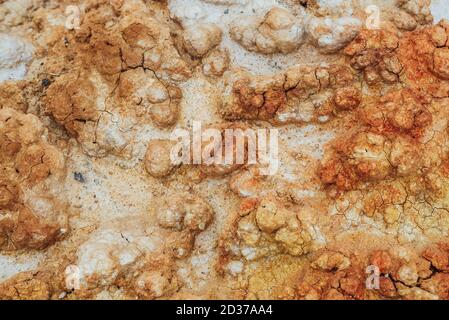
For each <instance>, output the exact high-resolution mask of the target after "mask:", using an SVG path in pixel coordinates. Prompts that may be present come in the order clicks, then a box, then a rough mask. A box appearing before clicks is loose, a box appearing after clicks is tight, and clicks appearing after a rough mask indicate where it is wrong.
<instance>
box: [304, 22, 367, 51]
mask: <svg viewBox="0 0 449 320" xmlns="http://www.w3.org/2000/svg"><path fill="white" fill-rule="evenodd" d="M307 26H308V28H307V31H308V34H309V37H310V39H311V41H312V43H313V45H314V46H316V47H317V48H318V49H319V50H320V51H322V52H324V53H334V52H337V51H339V50H341V49H343V48H344V47H345V46H346V45H347V44H348V43H349V42H350V41H351V40H353V39H354V38H355V37H356V36H357V35H358V34H359V32H360V28H361V26H362V23H361V21H360V20H359V19H357V18H352V17H340V18H336V19H333V18H328V17H327V18H318V17H314V18H311V19H310V20H309V23H308V25H307Z"/></svg>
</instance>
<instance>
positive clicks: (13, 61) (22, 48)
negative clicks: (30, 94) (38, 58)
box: [0, 33, 33, 81]
mask: <svg viewBox="0 0 449 320" xmlns="http://www.w3.org/2000/svg"><path fill="white" fill-rule="evenodd" d="M32 57H33V47H32V46H31V45H30V44H29V43H27V42H25V41H24V40H23V39H21V38H18V37H16V36H13V35H9V34H5V33H2V34H0V81H8V80H13V81H14V80H22V79H24V78H25V76H26V72H27V66H26V64H27V63H28V62H29V61H30V60H31V58H32Z"/></svg>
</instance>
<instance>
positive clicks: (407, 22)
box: [0, 0, 449, 299]
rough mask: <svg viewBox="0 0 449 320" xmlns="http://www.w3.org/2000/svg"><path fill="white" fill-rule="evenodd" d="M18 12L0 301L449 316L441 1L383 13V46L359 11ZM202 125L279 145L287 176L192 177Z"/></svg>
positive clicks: (2, 118)
mask: <svg viewBox="0 0 449 320" xmlns="http://www.w3.org/2000/svg"><path fill="white" fill-rule="evenodd" d="M0 2H1V3H0V31H1V32H2V33H5V34H6V33H8V34H12V35H14V36H15V37H19V38H22V39H26V41H27V42H29V43H30V44H32V47H33V53H32V56H33V57H32V59H30V61H27V62H26V65H27V68H28V75H27V76H26V77H22V78H20V79H19V78H17V79H8V80H6V81H1V82H0V137H1V139H0V159H1V161H0V164H1V169H2V170H0V249H1V257H0V268H1V269H2V272H1V283H0V298H2V299H192V298H199V299H449V238H448V232H449V157H448V155H449V140H448V138H449V128H448V120H449V110H448V108H447V106H448V105H449V22H448V21H445V20H442V21H440V22H438V21H436V22H435V23H433V22H432V17H431V15H430V12H429V10H428V6H429V3H430V2H428V1H425V0H422V1H421V0H411V1H405V0H399V1H377V2H376V3H381V4H382V6H381V9H382V14H383V15H385V17H388V12H395V13H397V14H395V15H394V16H392V17H391V19H390V18H389V19H386V21H383V22H382V25H381V28H380V29H377V30H368V29H366V28H364V27H363V24H358V23H357V21H359V20H360V21H364V19H365V18H366V16H365V12H364V10H363V9H364V8H363V7H361V6H360V5H358V1H354V2H353V3H352V4H351V6H352V7H351V8H350V10H349V9H348V8H346V7H345V6H343V7H342V8H340V9H341V11H339V10H340V9H338V8H339V7H338V8H333V7H326V1H319V0H309V1H307V0H301V1H295V0H291V1H288V0H286V1H274V0H273V1H250V0H248V1H242V2H241V3H240V2H239V1H233V0H226V1H219V0H207V1H206V0H204V1H202V0H192V2H191V3H189V4H188V6H191V8H192V10H191V11H189V10H187V9H186V8H185V7H182V6H181V4H182V3H183V1H180V0H177V1H167V2H166V1H140V0H116V1H103V0H84V1H73V2H69V1H40V0H35V1H28V0H24V1H17V2H15V4H14V5H13V4H11V3H12V2H11V1H0ZM242 3H243V4H242ZM335 3H340V4H341V3H343V4H344V3H349V2H344V1H335ZM68 5H78V6H79V7H80V8H81V9H82V10H81V11H82V17H81V19H80V26H79V28H76V29H73V30H70V29H67V28H66V27H65V21H66V14H65V9H66V7H67V6H68ZM228 7H229V8H230V9H229V8H228ZM11 8H12V9H11ZM227 8H228V9H227ZM332 8H333V9H332ZM200 9H201V10H205V11H206V13H207V14H206V15H205V16H204V15H203V16H202V15H201V10H200ZM195 10H196V11H195ZM208 10H209V11H208ZM348 10H349V11H348ZM244 11H245V13H247V14H249V15H250V16H251V19H248V21H249V22H248V23H247V24H246V22H245V23H244V24H243V23H242V24H241V25H237V26H236V25H235V24H234V25H233V24H232V23H231V22H230V23H228V22H227V21H228V20H226V19H228V18H229V19H231V18H232V17H237V20H238V18H239V14H240V12H244ZM180 12H181V13H180ZM216 12H220V14H222V13H223V12H226V13H224V15H218V16H217V13H216ZM184 13H185V14H184ZM183 14H184V16H183ZM214 15H215V16H214ZM348 15H349V16H350V18H351V19H353V20H350V19H349V17H348ZM214 17H215V18H214ZM217 17H218V18H217ZM323 17H327V18H328V19H330V20H326V21H331V24H330V26H331V27H329V25H328V29H326V28H325V27H323V25H324V24H323V23H324V22H323V21H324V20H323V19H324V18H323ZM214 19H216V21H214ZM348 19H349V20H348ZM357 19H359V20H357ZM221 20H222V21H224V22H223V23H221V24H220V23H219V21H221ZM307 21H308V22H307ZM348 21H349V22H348ZM326 23H327V22H326ZM345 23H347V24H345ZM335 25H338V26H339V27H341V28H332V26H335ZM31 31H32V32H31ZM322 37H325V38H322ZM5 39H6V38H5ZM323 39H324V40H323ZM7 40H8V41H12V40H11V39H10V38H8V39H7ZM14 41H16V40H14ZM24 41H25V40H24ZM6 42H7V41H6V40H5V43H6ZM7 43H10V42H7ZM11 43H13V42H11ZM5 48H6V47H5ZM18 48H19V49H20V50H22V49H23V50H25V48H26V47H25V46H18ZM6 49H8V48H6ZM15 51H17V52H19V50H18V49H17V50H13V51H11V52H7V50H6V51H5V52H6V53H5V54H3V53H2V52H0V67H1V68H2V69H1V70H0V71H2V70H4V69H5V68H11V70H13V67H14V66H13V64H14V63H18V64H19V63H21V62H22V60H20V59H21V58H20V57H19V58H17V59H16V60H14V59H15V58H14V57H15V56H14V54H15ZM2 54H3V56H4V57H6V58H5V59H4V60H5V61H6V62H4V61H3V60H2V59H3V56H2ZM8 55H10V56H8ZM24 56H25V55H24ZM11 57H12V58H11ZM17 57H18V55H17ZM285 57H286V59H285V60H283V58H285ZM309 58H310V59H311V60H310V61H309V60H308V59H309ZM8 59H9V60H8ZM23 59H25V58H23ZM11 61H12V62H11ZM273 61H276V63H271V62H273ZM8 63H12V64H10V65H8ZM258 63H259V64H258ZM262 65H268V66H269V68H271V69H270V72H263V71H264V70H259V69H260V68H259V67H260V66H262ZM5 66H6V67H5ZM8 70H9V69H8ZM18 70H19V71H20V69H18ZM261 71H262V72H261ZM2 72H3V71H2ZM11 72H12V71H11ZM0 75H1V76H2V75H3V74H2V73H0ZM194 120H199V121H202V123H203V125H204V128H206V127H212V128H218V129H220V130H225V129H226V128H241V129H246V128H253V129H258V128H278V129H279V161H280V165H279V170H278V172H276V173H275V174H274V175H269V176H264V175H262V174H261V172H260V169H261V168H260V167H259V165H248V164H244V165H230V166H219V165H211V166H206V165H197V166H191V165H174V164H173V163H172V162H171V161H170V149H171V147H172V146H173V141H170V139H169V137H170V133H171V132H172V131H173V130H175V129H190V128H191V126H192V121H194ZM373 265H374V266H376V267H377V268H378V270H379V273H380V278H379V288H378V289H376V288H374V289H368V288H367V287H366V279H367V276H368V275H369V274H367V273H366V268H367V267H368V266H373ZM69 266H70V267H69ZM67 267H69V268H67ZM73 268H75V270H77V273H76V274H77V276H78V278H79V287H78V288H76V289H73V288H68V287H67V277H68V276H73V274H70V275H68V273H67V270H74V269H73Z"/></svg>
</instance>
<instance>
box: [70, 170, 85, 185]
mask: <svg viewBox="0 0 449 320" xmlns="http://www.w3.org/2000/svg"><path fill="white" fill-rule="evenodd" d="M73 178H74V179H75V180H76V181H78V182H81V183H84V182H86V179H84V176H83V174H82V173H81V172H74V173H73Z"/></svg>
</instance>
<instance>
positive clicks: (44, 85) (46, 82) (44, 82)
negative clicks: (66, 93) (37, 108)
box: [42, 78, 51, 87]
mask: <svg viewBox="0 0 449 320" xmlns="http://www.w3.org/2000/svg"><path fill="white" fill-rule="evenodd" d="M50 84H51V81H50V80H48V79H47V78H45V79H43V80H42V86H43V87H48V86H49V85H50Z"/></svg>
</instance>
